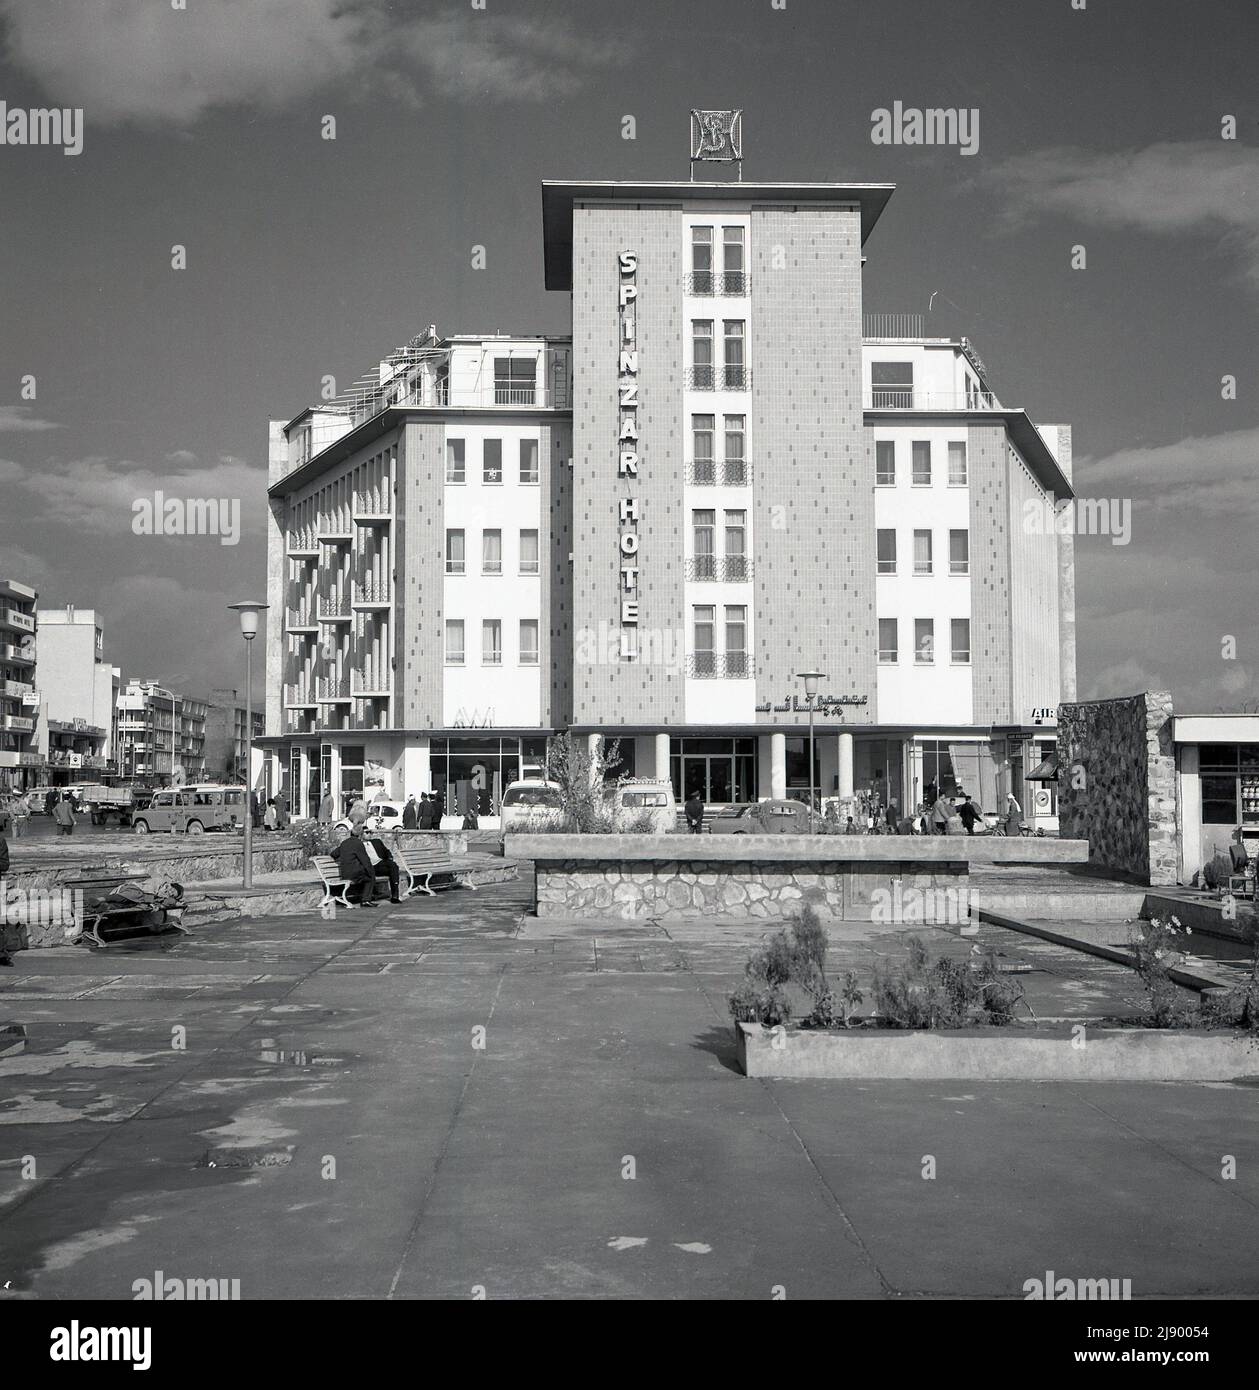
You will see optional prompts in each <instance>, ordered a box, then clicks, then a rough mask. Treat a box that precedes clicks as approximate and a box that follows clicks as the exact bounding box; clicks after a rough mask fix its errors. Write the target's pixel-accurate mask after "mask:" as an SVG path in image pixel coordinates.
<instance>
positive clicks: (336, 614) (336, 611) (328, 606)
mask: <svg viewBox="0 0 1259 1390" xmlns="http://www.w3.org/2000/svg"><path fill="white" fill-rule="evenodd" d="M319 621H320V622H321V623H348V622H349V621H350V605H349V602H348V600H346V599H343V598H325V599H321V600H320V602H319Z"/></svg>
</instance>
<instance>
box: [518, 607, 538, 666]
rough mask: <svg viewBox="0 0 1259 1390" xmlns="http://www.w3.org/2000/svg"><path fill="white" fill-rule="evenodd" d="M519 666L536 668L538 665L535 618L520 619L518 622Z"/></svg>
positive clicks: (536, 624) (536, 621)
mask: <svg viewBox="0 0 1259 1390" xmlns="http://www.w3.org/2000/svg"><path fill="white" fill-rule="evenodd" d="M520 664H521V665H522V666H536V665H537V664H538V620H537V618H521V620H520Z"/></svg>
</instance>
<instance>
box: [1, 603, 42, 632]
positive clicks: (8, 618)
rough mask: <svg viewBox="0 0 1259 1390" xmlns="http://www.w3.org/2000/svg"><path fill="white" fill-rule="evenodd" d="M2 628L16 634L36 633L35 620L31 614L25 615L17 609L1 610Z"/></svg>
mask: <svg viewBox="0 0 1259 1390" xmlns="http://www.w3.org/2000/svg"><path fill="white" fill-rule="evenodd" d="M0 627H7V628H9V629H10V630H12V631H14V632H34V631H35V619H34V618H33V617H32V616H31V614H29V613H23V612H21V611H20V610H19V609H17V608H0Z"/></svg>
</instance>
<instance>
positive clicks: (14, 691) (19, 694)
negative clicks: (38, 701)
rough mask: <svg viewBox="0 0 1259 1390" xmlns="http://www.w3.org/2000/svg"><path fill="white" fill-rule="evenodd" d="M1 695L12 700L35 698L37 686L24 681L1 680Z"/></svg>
mask: <svg viewBox="0 0 1259 1390" xmlns="http://www.w3.org/2000/svg"><path fill="white" fill-rule="evenodd" d="M0 695H4V696H6V697H7V698H8V699H10V700H32V699H34V698H35V687H34V686H33V685H27V684H25V682H23V681H0Z"/></svg>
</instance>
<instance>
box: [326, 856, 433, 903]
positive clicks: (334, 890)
mask: <svg viewBox="0 0 1259 1390" xmlns="http://www.w3.org/2000/svg"><path fill="white" fill-rule="evenodd" d="M394 859H395V861H396V862H397V865H398V868H399V870H401V872H400V874H399V883H398V892H399V895H400V896H402V897H406V896H407V895H408V894H409V893H412V892H414V891H415V888H416V883H415V878H414V876H413V875H412V873H411V870H410V868H409V867H408V865H406V864H405V863H404V862H403V860H402V858H401V857H400V856H399V855H396V854H395V855H394ZM310 862H311V863H312V864H313V865H314V866H315V872H316V873H317V874H318V875H319V878H320V881H321V882H322V883H323V900H324V902H325V903H329V902H339V903H340V904H341V906H342V907H356V906H357V904H356V903H352V902H351V901H350V900H349V898H348V897H346V893H347V892H348V891H349V889H351V888H352V887H353V886H354V881H353V880H352V879H348V878H343V877H342V876H341V866H340V864H338V863H337V861H336V860H335V859H334V858H333V857H332V855H330V854H316V855H313V856H312V857H311V861H310ZM376 877H377V878H378V879H380V878H384V877H385V875H384V874H379V873H378V874H377V875H376ZM322 905H323V904H320V906H322Z"/></svg>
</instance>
